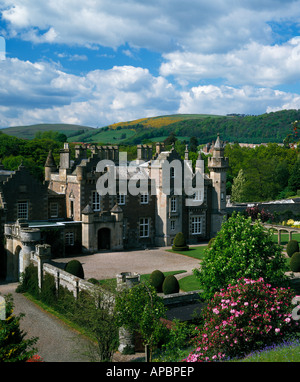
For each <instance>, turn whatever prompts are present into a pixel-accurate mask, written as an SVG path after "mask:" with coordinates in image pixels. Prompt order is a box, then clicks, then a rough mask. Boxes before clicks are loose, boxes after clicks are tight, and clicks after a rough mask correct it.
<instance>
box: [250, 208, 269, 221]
mask: <svg viewBox="0 0 300 382" xmlns="http://www.w3.org/2000/svg"><path fill="white" fill-rule="evenodd" d="M246 214H247V215H248V216H250V217H251V219H252V220H256V219H261V221H262V222H266V221H268V220H274V216H273V215H272V214H271V213H270V212H268V211H265V210H264V209H262V210H260V209H259V207H258V206H257V205H256V206H254V207H247V209H246Z"/></svg>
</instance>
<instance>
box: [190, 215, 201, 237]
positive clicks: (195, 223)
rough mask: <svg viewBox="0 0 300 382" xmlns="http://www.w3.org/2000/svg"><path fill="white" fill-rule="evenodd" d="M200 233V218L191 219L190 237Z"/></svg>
mask: <svg viewBox="0 0 300 382" xmlns="http://www.w3.org/2000/svg"><path fill="white" fill-rule="evenodd" d="M201 232H202V219H201V217H200V216H194V217H192V235H197V234H199V233H201Z"/></svg>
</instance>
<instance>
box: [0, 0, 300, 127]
mask: <svg viewBox="0 0 300 382" xmlns="http://www.w3.org/2000/svg"><path fill="white" fill-rule="evenodd" d="M0 36H1V38H0V127H7V126H15V125H29V124H34V123H75V124H80V125H88V126H92V127H97V126H98V127H101V126H106V125H108V124H112V123H115V122H119V121H129V120H134V119H138V118H143V117H151V116H158V115H167V114H176V113H181V114H187V113H191V114H194V113H204V114H218V115H226V114H229V113H244V114H262V113H265V112H272V111H277V110H281V109H300V0H296V1H292V0H284V1H281V0H259V1H258V0H243V1H240V0H210V1H207V0H205V1H204V0H185V1H182V0H181V1H179V0H152V1H142V0H109V1H108V0H87V1H84V2H83V1H78V0H65V1H63V2H62V1H58V0H49V1H47V2H43V1H40V0H2V1H1V2H0ZM4 50H5V56H4V53H3V51H4ZM1 52H2V53H1Z"/></svg>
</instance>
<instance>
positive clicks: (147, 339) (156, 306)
mask: <svg viewBox="0 0 300 382" xmlns="http://www.w3.org/2000/svg"><path fill="white" fill-rule="evenodd" d="M115 309H116V312H117V321H118V325H119V326H120V327H124V328H125V329H129V330H130V331H132V333H134V332H137V333H139V334H140V335H141V337H142V339H143V342H144V345H145V346H146V345H147V346H149V349H150V360H151V357H152V352H153V348H154V346H155V345H157V344H158V342H159V341H160V339H161V337H162V333H163V330H164V328H165V327H164V325H163V323H162V322H161V320H160V318H161V317H162V318H164V316H165V312H166V308H165V306H164V303H163V300H162V298H161V297H159V296H158V295H157V293H156V291H155V288H154V287H153V286H152V285H150V284H149V283H146V282H144V283H139V284H136V285H134V286H133V287H132V288H125V289H123V290H122V291H121V292H119V293H118V295H117V296H116V304H115Z"/></svg>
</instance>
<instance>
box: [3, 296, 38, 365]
mask: <svg viewBox="0 0 300 382" xmlns="http://www.w3.org/2000/svg"><path fill="white" fill-rule="evenodd" d="M5 309H6V319H5V320H0V362H26V361H27V360H28V359H30V358H31V357H32V356H33V355H34V354H35V353H36V351H37V349H35V348H33V345H34V344H35V343H36V342H37V340H38V338H30V339H27V338H25V337H26V335H27V333H25V332H23V331H22V330H21V329H20V321H21V319H22V318H23V317H24V314H23V313H21V314H19V315H17V316H16V315H14V314H13V310H14V303H13V298H12V295H6V296H5Z"/></svg>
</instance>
